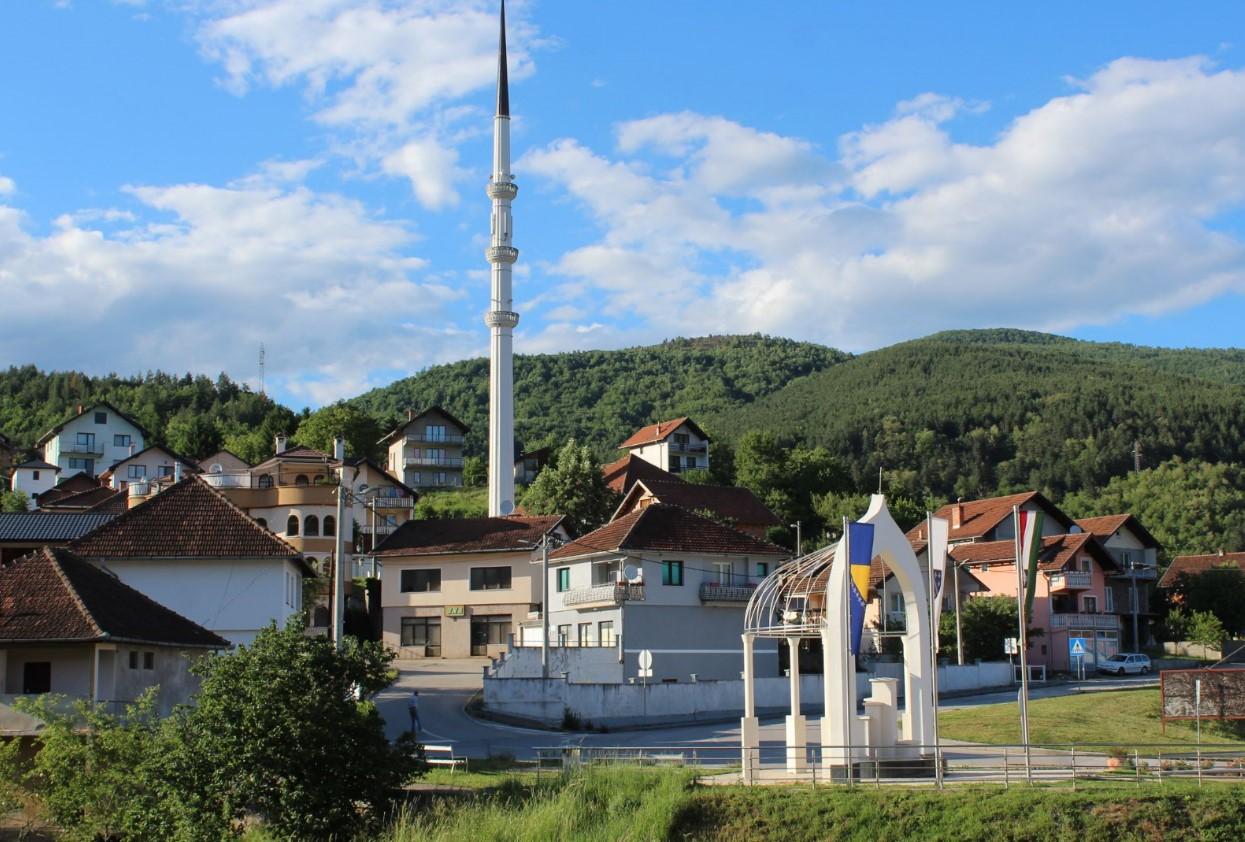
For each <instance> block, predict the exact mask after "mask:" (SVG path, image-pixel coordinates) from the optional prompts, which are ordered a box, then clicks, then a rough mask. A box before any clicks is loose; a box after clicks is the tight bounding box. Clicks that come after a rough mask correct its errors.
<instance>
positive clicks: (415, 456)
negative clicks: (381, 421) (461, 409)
mask: <svg viewBox="0 0 1245 842" xmlns="http://www.w3.org/2000/svg"><path fill="white" fill-rule="evenodd" d="M467 432H468V427H467V425H466V424H464V423H463V422H461V421H459V420H458V419H457V418H455V417H454V416H453V415H450V414H449V413H448V412H446V411H445V410H444V409H442V408H441V407H439V406H434V407H431V408H429V409H425V410H424V411H423V412H413V411H408V412H407V414H406V423H404V424H403V425H402V426H400V427H398V428H397V429H395V430H393V431H392V432H390V433H389V435H387V436H385V437H384V438H383V439H381V440H380V444H382V445H384V446H385V449H386V451H387V452H388V456H387V459H386V464H387V468H388V470H389V472H390V473H392V474H393V475H394V476H395V477H401V478H402V480H403V482H405V483H406V484H407V485H409V486H411V487H412V488H460V487H462V484H463V437H464V436H466V434H467Z"/></svg>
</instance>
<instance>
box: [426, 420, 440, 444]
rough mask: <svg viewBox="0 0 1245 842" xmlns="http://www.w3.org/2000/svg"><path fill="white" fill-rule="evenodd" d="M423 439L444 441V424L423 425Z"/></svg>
mask: <svg viewBox="0 0 1245 842" xmlns="http://www.w3.org/2000/svg"><path fill="white" fill-rule="evenodd" d="M424 441H445V425H444V424H429V425H428V426H427V427H424Z"/></svg>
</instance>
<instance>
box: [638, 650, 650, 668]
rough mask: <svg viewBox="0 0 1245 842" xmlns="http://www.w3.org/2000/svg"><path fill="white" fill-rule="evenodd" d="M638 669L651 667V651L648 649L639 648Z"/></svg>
mask: <svg viewBox="0 0 1245 842" xmlns="http://www.w3.org/2000/svg"><path fill="white" fill-rule="evenodd" d="M639 662H640V669H642V670H651V669H652V668H653V653H652V651H650V650H648V649H641V650H640V657H639Z"/></svg>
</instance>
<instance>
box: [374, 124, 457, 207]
mask: <svg viewBox="0 0 1245 842" xmlns="http://www.w3.org/2000/svg"><path fill="white" fill-rule="evenodd" d="M381 168H382V169H383V170H384V171H385V172H386V173H389V174H391V175H402V176H405V177H406V178H407V179H409V180H410V182H411V189H412V190H413V191H414V193H415V198H417V199H418V200H419V202H420V204H422V205H423V206H424V207H426V208H431V209H433V210H435V209H437V208H442V207H446V206H449V205H456V204H458V192H457V191H456V190H455V189H454V183H455V182H456V181H459V180H460V179H462V178H463V177H464V175H465V173H464V172H463V170H462V169H460V168H459V166H458V151H457V150H456V149H452V148H450V147H447V146H442V145H441V144H440V143H438V142H437V141H436V140H435V139H433V138H430V137H428V138H421V139H419V140H412V141H411V142H409V143H407V144H405V145H403V146H402V147H401V148H399V149H395V150H394V151H393V152H390V153H389V154H388V155H386V156H385V158H384V160H383V161H382V162H381Z"/></svg>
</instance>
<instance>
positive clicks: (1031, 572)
mask: <svg viewBox="0 0 1245 842" xmlns="http://www.w3.org/2000/svg"><path fill="white" fill-rule="evenodd" d="M1016 517H1017V521H1016V534H1017V535H1019V536H1020V543H1019V546H1020V558H1018V559H1016V563H1017V564H1023V565H1024V566H1025V593H1024V600H1025V623H1026V624H1027V623H1028V622H1029V618H1030V617H1032V615H1033V592H1034V591H1035V590H1036V589H1037V569H1038V556H1040V555H1041V554H1042V513H1041V512H1030V511H1026V510H1024V509H1019V510H1017V513H1016Z"/></svg>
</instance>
